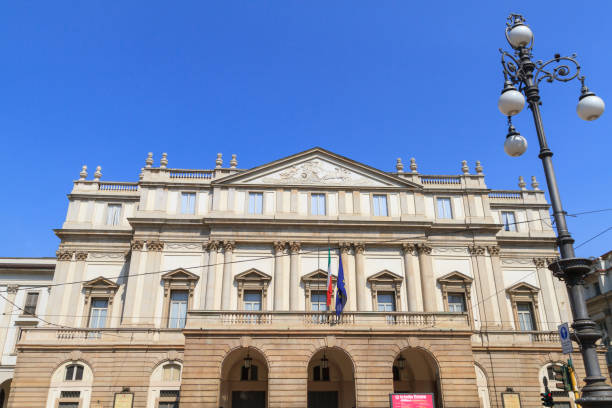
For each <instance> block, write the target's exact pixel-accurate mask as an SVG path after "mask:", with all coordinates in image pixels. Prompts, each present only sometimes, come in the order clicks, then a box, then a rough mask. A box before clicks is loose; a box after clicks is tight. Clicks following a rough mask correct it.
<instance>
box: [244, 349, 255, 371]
mask: <svg viewBox="0 0 612 408" xmlns="http://www.w3.org/2000/svg"><path fill="white" fill-rule="evenodd" d="M252 363H253V359H252V358H251V357H249V351H248V350H247V355H246V357H245V358H244V365H243V367H244V368H251V364H252Z"/></svg>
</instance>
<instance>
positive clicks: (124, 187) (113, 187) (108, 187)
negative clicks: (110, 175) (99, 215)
mask: <svg viewBox="0 0 612 408" xmlns="http://www.w3.org/2000/svg"><path fill="white" fill-rule="evenodd" d="M98 190H99V191H111V192H112V191H117V192H121V193H125V192H130V191H138V183H129V182H125V183H121V182H111V181H100V182H98Z"/></svg>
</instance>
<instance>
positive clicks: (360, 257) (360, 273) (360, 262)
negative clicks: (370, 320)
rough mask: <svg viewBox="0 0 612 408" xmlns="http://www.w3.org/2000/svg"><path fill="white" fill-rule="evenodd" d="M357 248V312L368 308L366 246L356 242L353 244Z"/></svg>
mask: <svg viewBox="0 0 612 408" xmlns="http://www.w3.org/2000/svg"><path fill="white" fill-rule="evenodd" d="M353 245H354V247H355V284H356V287H355V289H356V291H355V295H356V297H357V299H356V301H357V310H358V311H366V310H368V306H367V300H368V299H367V294H366V279H365V265H364V264H365V255H364V252H365V244H363V243H362V242H356V243H355V244H353Z"/></svg>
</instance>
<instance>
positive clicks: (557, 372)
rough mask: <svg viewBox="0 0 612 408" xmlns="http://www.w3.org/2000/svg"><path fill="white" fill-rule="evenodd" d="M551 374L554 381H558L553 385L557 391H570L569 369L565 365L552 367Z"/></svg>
mask: <svg viewBox="0 0 612 408" xmlns="http://www.w3.org/2000/svg"><path fill="white" fill-rule="evenodd" d="M552 374H553V379H554V380H555V381H560V382H558V383H556V384H555V386H556V387H557V388H558V389H560V390H564V391H571V390H572V382H571V380H570V373H569V369H568V367H567V366H566V365H565V364H563V365H554V366H552Z"/></svg>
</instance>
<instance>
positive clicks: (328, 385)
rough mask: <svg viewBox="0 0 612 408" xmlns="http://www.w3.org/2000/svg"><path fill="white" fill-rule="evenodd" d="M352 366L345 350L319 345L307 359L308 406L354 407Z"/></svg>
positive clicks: (314, 407)
mask: <svg viewBox="0 0 612 408" xmlns="http://www.w3.org/2000/svg"><path fill="white" fill-rule="evenodd" d="M354 373H355V366H354V364H353V361H352V359H351V358H350V356H349V355H348V354H347V353H346V351H345V350H343V349H341V348H338V347H323V348H321V349H319V350H317V351H316V352H315V353H314V354H313V355H312V357H311V358H310V361H309V362H308V408H352V407H355V406H356V403H355V401H356V396H355V374H354Z"/></svg>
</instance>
